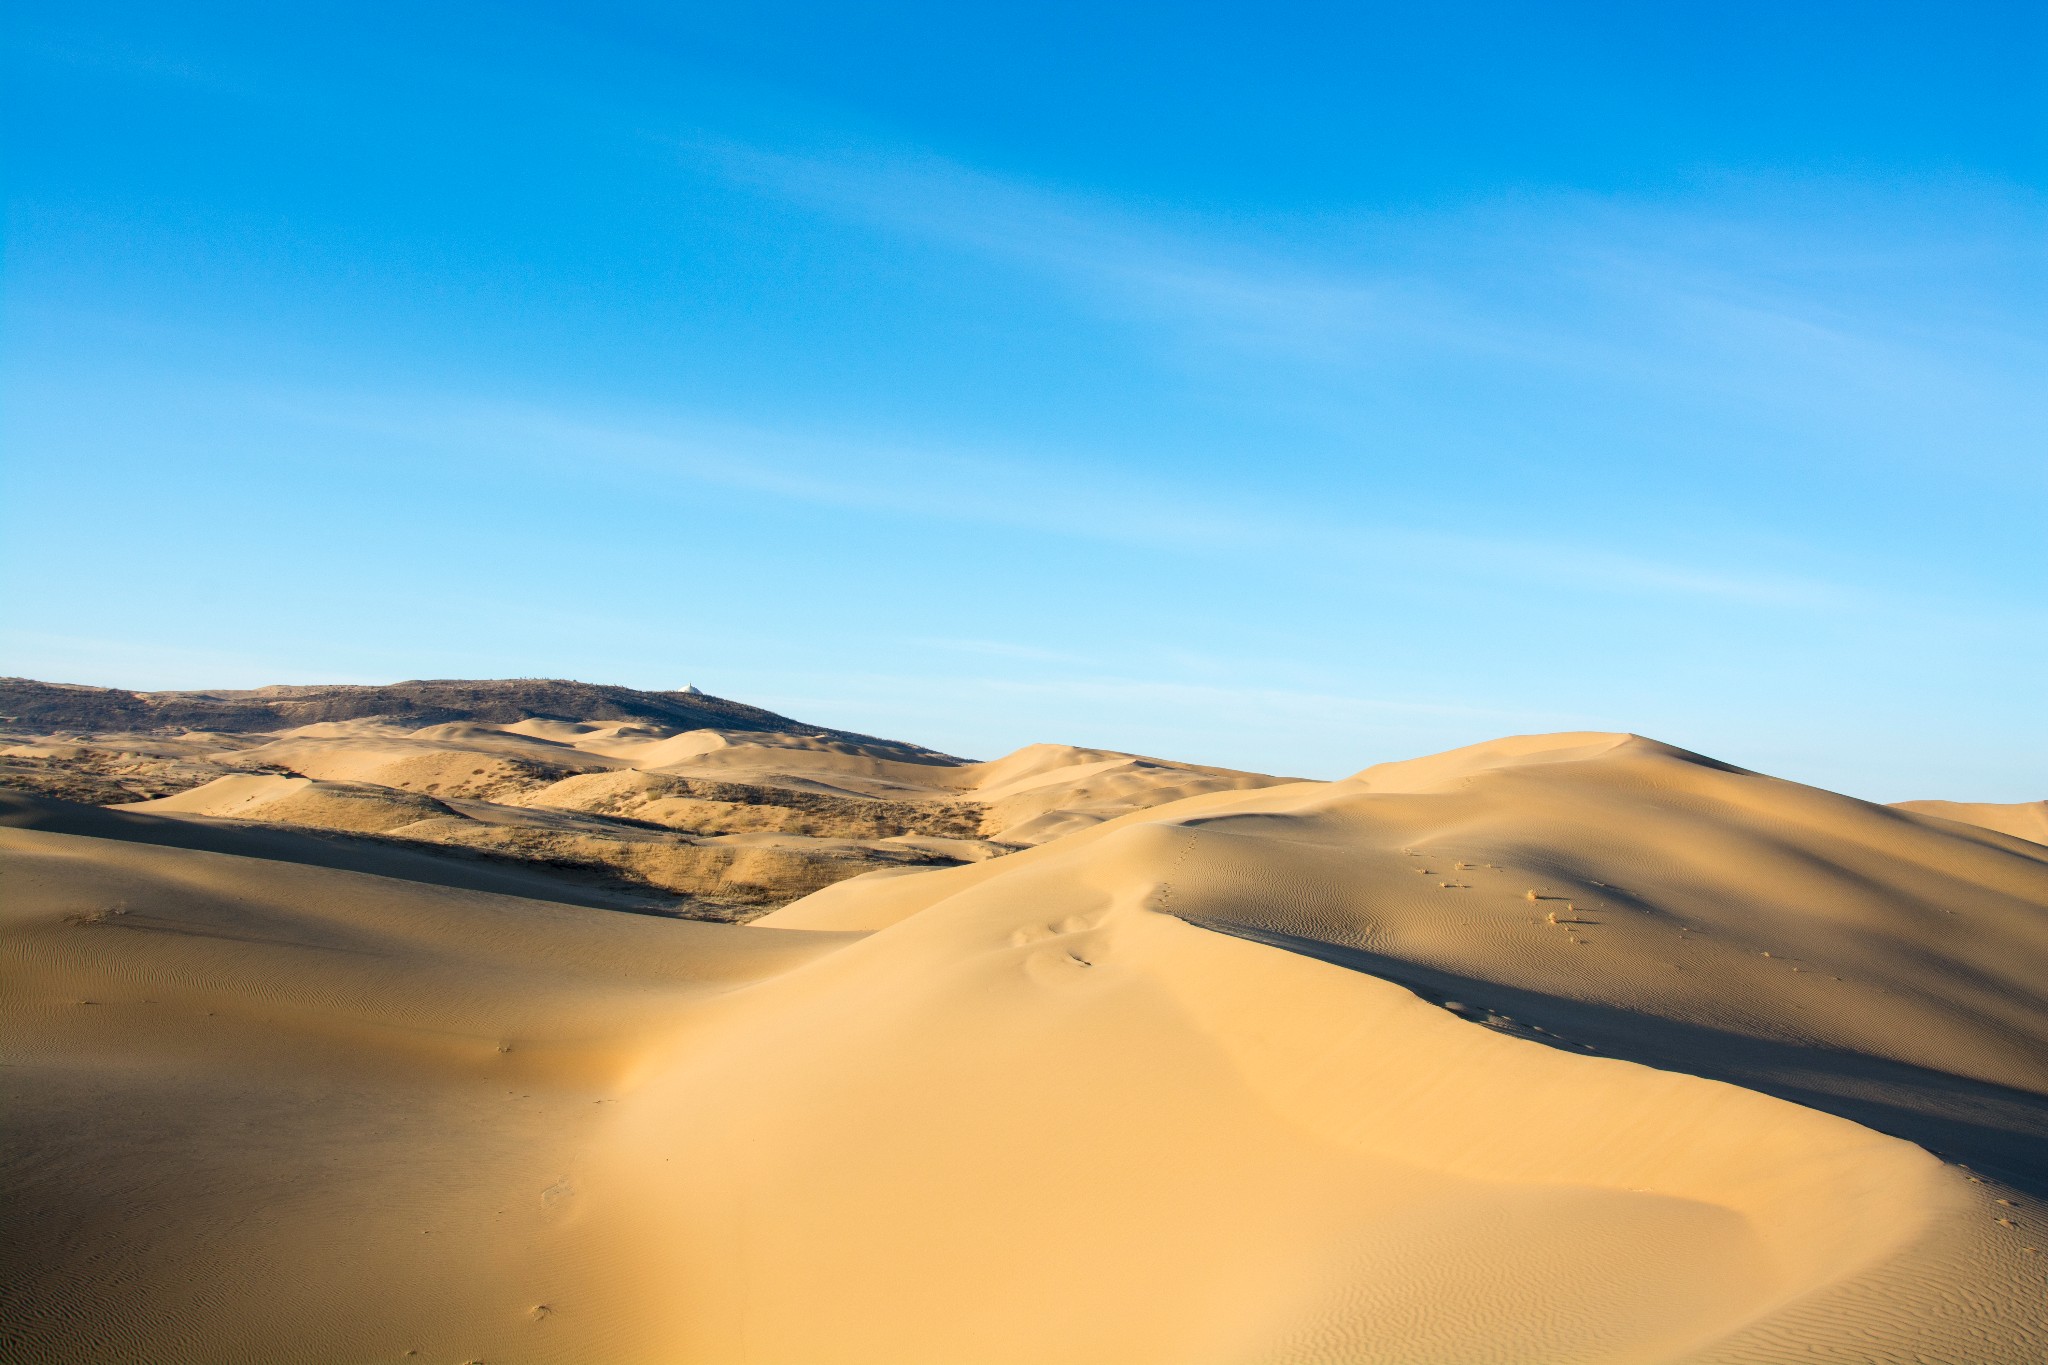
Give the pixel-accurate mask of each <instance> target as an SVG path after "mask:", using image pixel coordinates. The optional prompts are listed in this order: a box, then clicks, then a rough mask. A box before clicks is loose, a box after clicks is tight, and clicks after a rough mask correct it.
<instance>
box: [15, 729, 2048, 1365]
mask: <svg viewBox="0 0 2048 1365" xmlns="http://www.w3.org/2000/svg"><path fill="white" fill-rule="evenodd" d="M529 737H534V738H545V736H529ZM317 738H318V737H317V736H306V737H303V738H302V739H301V740H300V741H297V742H303V743H311V742H313V741H315V740H316V739H317ZM472 738H473V737H472ZM673 739H674V737H673V736H671V737H667V738H661V739H656V740H654V741H653V742H654V743H657V744H663V743H672V742H673ZM279 742H292V741H279ZM380 742H381V741H380ZM474 742H476V743H478V744H486V743H487V744H497V743H500V742H501V741H499V740H496V739H475V740H474ZM504 742H506V743H511V742H513V741H509V740H508V741H504ZM693 742H694V741H693ZM677 747H678V749H681V748H687V747H689V746H688V745H682V746H677ZM755 747H772V746H759V745H757V746H755ZM592 752H596V750H595V749H593V750H592ZM718 752H725V750H724V749H709V750H706V751H705V753H706V754H711V753H718ZM1029 754H1030V751H1025V754H1024V755H1013V756H1012V758H1011V759H1009V760H1002V761H999V763H997V764H994V765H986V767H985V769H984V771H983V773H981V774H980V775H978V776H977V777H976V778H975V781H976V782H977V783H979V784H980V785H979V786H978V788H977V789H978V790H980V791H982V792H983V793H984V794H985V795H986V797H987V798H988V800H989V804H990V805H991V806H999V805H1001V803H1003V802H1006V801H1013V800H1015V801H1023V804H1022V805H1020V806H1018V807H1016V809H1017V810H1018V811H1019V812H1022V811H1024V810H1027V809H1028V808H1029V805H1030V802H1029V801H1024V800H1023V799H1024V798H1027V797H1030V796H1031V795H1032V793H1033V791H1034V790H1035V788H1034V787H1033V785H1032V784H1033V782H1034V779H1036V778H1037V777H1039V776H1041V775H1042V774H1043V773H1044V772H1046V771H1052V770H1058V769H1067V770H1071V769H1074V768H1076V767H1083V766H1086V764H1087V763H1091V762H1101V763H1104V764H1106V765H1107V766H1105V767H1103V768H1102V769H1101V770H1100V771H1099V773H1097V774H1094V775H1092V776H1089V777H1086V778H1083V779H1082V780H1081V782H1080V783H1079V786H1080V787H1083V788H1085V787H1087V785H1088V783H1090V782H1094V783H1097V784H1099V787H1100V791H1101V795H1100V797H1099V803H1100V804H1102V805H1104V806H1107V805H1109V804H1111V803H1113V802H1114V801H1117V800H1125V801H1128V800H1131V799H1132V795H1131V792H1129V791H1121V792H1119V790H1118V788H1119V786H1120V784H1121V785H1126V786H1128V785H1133V784H1136V785H1142V783H1143V782H1144V780H1145V773H1144V770H1143V769H1136V768H1132V767H1130V766H1129V765H1130V763H1132V762H1134V760H1129V759H1128V758H1127V757H1126V756H1119V755H1104V756H1102V757H1100V758H1097V759H1086V760H1081V761H1073V760H1074V756H1073V755H1072V753H1071V752H1066V753H1058V754H1055V755H1054V757H1055V758H1057V759H1058V760H1059V761H1057V762H1054V763H1052V764H1051V765H1050V767H1047V766H1042V765H1039V764H1038V761H1037V760H1035V759H1033V758H1031V757H1029V756H1028V755H1029ZM599 756H600V757H603V756H604V755H602V754H599ZM703 757H704V755H697V756H696V757H694V758H692V759H690V760H686V761H690V762H698V761H702V759H703ZM847 757H848V762H847V763H846V764H843V765H841V766H842V767H843V768H845V769H846V771H843V772H841V773H840V774H839V776H838V778H837V779H835V780H837V781H839V782H841V783H842V784H843V785H845V786H847V788H848V789H849V790H850V789H851V788H852V784H855V783H856V782H876V783H882V782H895V781H897V780H898V775H897V774H896V773H895V772H894V771H893V770H891V769H887V768H882V767H876V766H869V765H878V764H883V763H886V762H890V761H892V760H886V759H878V758H874V757H873V756H872V755H870V756H859V755H852V756H847ZM679 761H685V760H679ZM731 761H733V762H735V763H738V762H740V760H731ZM768 761H769V760H766V759H761V758H759V757H758V756H757V757H754V758H749V759H746V760H745V762H747V763H757V762H764V763H765V762H768ZM1003 764H1010V765H1011V766H1010V767H1009V768H1007V769H1005V768H1003ZM291 766H293V767H294V769H295V770H296V771H297V772H298V773H300V774H302V776H301V777H298V778H286V779H284V780H285V781H287V782H301V781H303V782H306V783H309V784H310V785H305V786H291V787H289V788H285V787H279V786H278V785H277V784H276V783H274V782H273V783H270V784H269V785H268V786H251V787H247V788H238V789H223V790H222V791H221V792H220V793H219V794H218V795H219V796H220V798H221V799H223V800H226V799H229V798H230V797H231V796H233V795H234V793H235V792H236V791H242V790H246V791H248V792H251V793H260V792H263V791H271V792H274V796H273V797H272V798H268V799H275V800H287V801H288V800H298V799H302V798H303V797H304V796H305V794H306V793H308V792H309V791H312V790H314V788H315V787H317V785H318V783H319V782H334V781H343V782H345V781H356V780H361V778H362V774H361V773H358V774H356V775H355V776H349V775H348V774H345V773H343V772H342V771H340V770H339V769H327V770H323V771H322V772H318V773H315V772H311V771H309V770H308V765H307V763H306V761H305V757H304V755H303V754H301V755H299V761H298V762H295V763H294V764H293V765H291ZM856 770H857V771H856ZM592 771H593V772H610V771H612V770H611V769H600V768H593V770H592ZM1072 776H1073V774H1072V773H1071V771H1069V773H1068V778H1072ZM260 780H261V779H258V781H260ZM813 780H817V779H813ZM1158 780H1159V781H1160V782H1162V783H1165V784H1171V783H1173V782H1178V781H1186V780H1189V779H1188V778H1187V777H1186V776H1185V773H1184V772H1181V771H1178V770H1175V769H1172V768H1164V769H1162V770H1161V772H1160V774H1159V777H1158ZM1261 781H1265V782H1270V781H1271V780H1270V779H1261ZM1070 785H1072V784H1071V783H1070ZM209 799H211V798H209ZM7 804H8V808H9V809H10V811H11V814H10V816H9V822H10V823H11V824H13V825H15V826H16V827H15V828H7V829H0V848H4V851H5V853H6V858H7V868H6V885H7V891H8V894H7V896H6V902H5V908H4V942H5V947H6V952H7V962H8V981H7V989H6V993H5V997H4V1009H5V1011H6V1014H7V1019H6V1032H5V1037H6V1039H7V1048H8V1053H9V1055H8V1057H7V1062H8V1065H7V1066H6V1067H5V1068H4V1069H0V1077H4V1078H5V1085H6V1088H7V1095H6V1099H5V1104H6V1110H5V1112H6V1116H7V1117H6V1124H7V1129H8V1132H7V1140H6V1145H5V1166H4V1169H0V1188H4V1189H5V1190H6V1192H7V1199H8V1207H9V1210H10V1218H9V1227H10V1229H11V1231H10V1232H9V1234H8V1236H7V1238H6V1246H7V1259H6V1263H5V1265H4V1266H0V1294H4V1296H5V1303H4V1304H0V1324H4V1326H0V1331H4V1332H5V1333H6V1334H7V1350H6V1354H7V1358H8V1359H12V1360H24V1361H84V1360H109V1361H111V1360H133V1359H148V1360H166V1361H185V1360H189V1361H214V1360H249V1361H288V1360H304V1361H328V1360H403V1359H408V1358H418V1359H440V1360H471V1359H481V1360H488V1361H520V1360H528V1361H561V1362H582V1363H584V1365H589V1363H591V1362H636V1361H649V1362H655V1361H678V1362H680V1361H703V1362H738V1361H758V1362H839V1361H847V1362H853V1361H862V1362H877V1363H880V1362H919V1361H931V1362H961V1361H973V1362H1006V1361H1014V1362H1046V1361H1091V1362H1096V1361H1099V1362H1140V1361H1161V1362H1204V1361H1214V1362H1238V1361H1262V1362H1323V1361H1332V1362H1334V1361H1386V1362H1405V1361H1433V1362H1447V1363H1449V1362H1489V1361H1498V1362H1526V1361H1556V1362H1594V1361H1631V1362H1633V1361H1716V1362H1744V1361H1794V1360H1796V1361H1802V1362H1804V1361H1841V1362H1849V1361H1880V1362H1889V1361H1901V1362H1903V1361H1910V1360H1917V1359H1927V1360H1945V1361H2034V1360H2039V1359H2042V1358H2043V1357H2044V1356H2048V1275H2044V1259H2048V1258H2044V1256H2043V1255H2042V1254H2041V1251H2040V1250H2039V1248H2041V1246H2042V1244H2043V1241H2044V1237H2043V1232H2044V1229H2043V1227H2042V1220H2041V1217H2040V1215H2039V1213H2038V1211H2037V1205H2036V1196H2038V1195H2042V1194H2048V1098H2044V1096H2048V1002H2044V999H2043V994H2042V991H2043V987H2042V984H2041V983H2042V982H2043V981H2044V980H2048V848H2044V847H2042V846H2040V845H2037V844H2033V843H2029V842H2026V841H2025V840H2022V839H2017V838H2013V837H2010V836H2009V835H2006V834H2000V833H1995V832H1991V831H1989V830H1983V829H1977V828H1973V827H1971V826H1969V825H1965V824H1959V823H1956V822H1955V821H1953V820H1949V819H1943V818H1929V817H1927V816H1924V815H1918V814H1913V813H1909V812H1901V811H1898V810H1893V809H1889V808H1886V807H1880V806H1872V805H1869V804H1866V803H1863V802H1859V801H1854V800H1851V799H1849V798H1846V797H1841V796H1836V795H1833V794H1831V793H1827V792H1822V791H1817V790H1814V789H1811V788H1806V787H1801V786H1797V785H1794V784H1791V783H1786V782H1781V781H1778V780H1775V779H1771V778H1768V777H1763V776H1760V775H1756V774H1751V773H1745V772H1741V771H1738V770H1733V769H1730V768H1727V767H1726V766H1725V765H1720V764H1716V763H1713V762H1711V761H1710V760H1705V759H1701V758H1699V757H1698V756H1696V755H1692V754H1687V753H1685V752H1683V751H1680V750H1675V749H1672V748H1669V747H1668V746H1664V745H1660V744H1657V743H1654V742H1652V741H1648V740H1644V739H1640V738H1636V737H1633V736H1622V735H1564V736H1538V737H1530V738H1522V739H1514V740H1503V741H1498V742H1496V743H1493V744H1488V745H1480V746H1476V747H1475V748H1472V749H1467V750H1460V751H1457V752H1455V753H1451V754H1444V755H1438V756H1435V757H1433V758H1427V759H1420V760H1416V761H1414V762H1411V763H1403V764H1389V765H1383V766H1381V767H1378V768H1374V769H1369V770H1367V771H1366V772H1364V773H1362V774H1360V775H1359V776H1358V777H1356V778H1353V779H1351V780H1348V781H1344V782H1336V783H1289V784H1280V785H1263V786H1254V785H1243V786H1237V787H1226V788H1225V789H1220V790H1210V791H1207V792H1206V793H1203V794H1197V795H1192V796H1189V797H1187V798H1185V799H1182V800H1178V801H1175V802H1172V803H1171V804H1166V805H1158V806H1153V807H1150V808H1142V807H1140V808H1134V809H1131V810H1130V811H1129V813H1125V814H1121V815H1110V812H1109V811H1108V810H1107V809H1097V810H1086V809H1083V810H1081V814H1082V816H1083V817H1084V818H1082V819H1079V820H1076V821H1072V822H1066V823H1067V824H1069V826H1070V827H1068V828H1066V829H1065V831H1064V832H1063V833H1062V834H1061V836H1060V837H1057V838H1050V839H1048V840H1047V841H1046V842H1043V843H1042V844H1040V846H1038V847H1035V848H1030V849H1025V850H1023V851H1019V852H1012V853H1008V854H1006V855H1005V856H1000V857H993V858H989V859H986V860H982V861H975V862H965V863H962V864H961V865H958V866H953V867H949V868H940V869H937V870H919V871H885V872H880V873H873V874H869V875H866V876H862V877H858V878H855V879H853V880H849V881H842V882H839V883H837V884H836V885H833V886H830V887H828V888H826V889H825V890H822V891H820V892H818V893H817V894H815V895H812V896H810V897H808V898H806V899H804V900H801V901H798V902H796V903H795V904H793V905H790V906H787V907H786V908H784V909H782V910H779V911H777V912H776V913H774V914H771V915H769V916H768V917H767V918H765V919H763V920H759V921H757V922H756V923H755V924H753V925H749V926H744V927H742V926H733V925H720V924H703V923H688V922H679V921H676V920H671V919H662V918H655V917H650V916H642V915H629V914H621V913H617V912H615V911H609V910H604V909H600V908H591V907H584V906H574V905H569V904H565V903H562V902H560V901H559V900H543V899H534V898H533V896H534V895H537V894H545V892H540V891H535V892H529V893H528V894H526V895H523V896H522V895H507V894H493V893H492V892H490V891H487V890H484V889H480V888H478V887H476V886H474V885H461V884H458V885H447V884H430V883H429V881H428V880H426V879H423V878H419V877H418V876H417V874H418V873H419V871H420V868H421V866H422V864H424V863H430V862H432V861H433V859H431V858H430V857H429V856H428V855H427V854H425V853H421V852H414V851H411V850H409V849H406V848H402V847H385V846H379V845H373V844H367V843H365V844H349V845H346V846H345V847H344V846H341V845H334V844H331V843H322V842H321V841H318V840H313V839H310V838H309V837H308V836H303V835H295V834H293V833H291V832H290V831H280V830H275V829H270V828H264V827H257V826H238V825H235V824H232V823H230V822H227V821H218V822H216V823H213V824H207V825H194V824H191V823H189V822H180V821H178V820H171V819H165V818H158V819H155V820H152V819H150V818H149V817H148V816H146V815H138V814H132V813H131V814H122V813H120V812H100V811H93V810H91V809H89V808H81V807H69V808H65V807H60V806H57V805H54V804H52V803H50V802H47V801H41V800H38V799H35V798H24V797H15V798H10V799H9V800H8V803H7ZM1089 804H1090V803H1089V802H1088V801H1079V802H1072V801H1070V802H1069V804H1068V805H1067V806H1061V805H1058V804H1057V803H1056V804H1054V805H1049V806H1047V807H1046V808H1045V809H1044V810H1043V811H1039V812H1037V813H1034V814H1031V815H1025V816H1022V820H1023V821H1025V822H1028V821H1029V820H1032V819H1037V818H1039V817H1040V816H1042V815H1044V814H1047V813H1053V812H1057V811H1059V810H1062V809H1074V808H1077V807H1086V806H1088V805H1089ZM1105 815H1110V818H1103V817H1104V816H1105ZM33 826H40V827H39V828H38V827H33ZM65 830H69V831H71V832H63V831H65ZM195 831H196V833H195ZM202 835H203V837H204V839H205V840H207V841H210V842H207V843H206V844H205V846H203V847H194V846H191V845H192V842H193V840H194V839H195V838H198V837H200V836H202ZM181 838H182V839H183V840H184V843H185V846H177V845H178V843H179V840H180V839H181ZM295 838H296V839H301V840H303V841H304V842H303V843H302V844H293V843H291V842H290V841H291V840H292V839H295ZM236 841H245V842H241V843H237V842H236ZM338 848H339V849H341V850H342V851H341V852H339V853H337V852H336V849H338ZM236 849H240V851H239V852H237V851H236ZM301 854H304V855H305V856H304V857H301V856H300V855H301ZM344 856H345V857H346V858H349V859H355V860H356V862H355V863H354V864H353V865H352V866H351V867H343V866H337V865H336V861H337V859H338V858H342V857H344ZM383 856H388V857H389V858H390V859H391V862H390V864H389V865H388V866H387V867H386V868H385V869H384V870H385V871H387V872H389V873H390V874H391V875H388V876H378V875H370V873H371V871H372V870H373V869H372V865H371V863H368V862H365V861H364V860H374V859H376V858H378V857H383ZM408 858H410V859H414V860H416V861H414V862H407V861H405V860H406V859H408ZM316 864H319V865H316ZM470 872H476V873H478V874H479V875H481V874H482V873H486V872H487V873H490V874H491V875H502V876H507V877H511V876H515V875H519V874H518V872H517V869H511V870H506V869H495V868H486V869H480V870H479V869H471V870H470ZM470 872H465V873H463V874H462V875H464V876H467V875H470ZM532 875H534V876H536V877H538V876H539V875H540V874H538V873H535V874H532ZM444 880H445V879H444ZM536 885H539V883H536ZM504 889H509V887H507V888H504ZM1532 897H1533V898H1532ZM1793 1101H1798V1102H1796V1103H1795V1102H1793ZM1852 1120H1853V1121H1852ZM1916 1144H1918V1145H1916ZM1929 1149H1931V1151H1932V1152H1933V1153H1938V1154H1939V1156H1937V1155H1934V1154H1930V1150H1929ZM1966 1168H1967V1169H1966ZM408 1351H415V1352H418V1353H419V1355H418V1356H417V1357H408V1356H407V1355H406V1353H407V1352H408Z"/></svg>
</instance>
